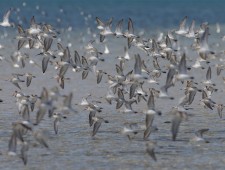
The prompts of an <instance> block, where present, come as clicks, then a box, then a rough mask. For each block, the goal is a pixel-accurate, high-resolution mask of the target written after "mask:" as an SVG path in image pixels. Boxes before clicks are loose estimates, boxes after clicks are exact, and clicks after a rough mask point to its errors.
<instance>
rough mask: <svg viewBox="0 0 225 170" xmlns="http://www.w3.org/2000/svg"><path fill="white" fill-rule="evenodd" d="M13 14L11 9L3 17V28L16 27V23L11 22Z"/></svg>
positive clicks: (0, 23) (1, 23)
mask: <svg viewBox="0 0 225 170" xmlns="http://www.w3.org/2000/svg"><path fill="white" fill-rule="evenodd" d="M11 12H12V9H11V8H10V9H9V10H8V11H7V12H6V13H5V14H4V16H3V21H2V22H0V25H1V26H3V27H13V26H14V23H10V22H9V16H10V14H11Z"/></svg>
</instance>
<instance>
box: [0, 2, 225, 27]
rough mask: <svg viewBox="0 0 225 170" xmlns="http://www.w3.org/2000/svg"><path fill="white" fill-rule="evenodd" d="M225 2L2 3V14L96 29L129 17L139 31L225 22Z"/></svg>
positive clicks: (26, 20) (20, 19)
mask: <svg viewBox="0 0 225 170" xmlns="http://www.w3.org/2000/svg"><path fill="white" fill-rule="evenodd" d="M224 5H225V1H220V0H213V1H212V0H198V1H196V0H107V1H106V0H82V1H81V0H22V1H21V0H18V1H15V0H1V1H0V6H1V11H0V14H1V16H3V14H4V13H5V12H6V11H7V10H8V9H9V8H13V9H15V12H14V13H13V14H12V16H11V20H12V21H14V22H15V23H18V22H19V23H20V24H23V25H26V24H28V23H29V20H30V18H31V17H32V16H33V15H34V16H35V17H36V20H37V22H47V23H50V24H52V25H54V26H56V27H58V28H68V27H72V28H73V29H75V30H76V29H82V28H84V27H86V26H87V25H88V26H90V27H91V28H92V27H94V26H95V24H94V23H95V17H97V16H98V17H99V18H101V19H102V20H108V19H109V18H110V17H113V18H114V21H115V22H117V21H118V20H120V19H122V18H123V19H125V20H127V19H128V18H129V17H130V18H132V20H133V21H134V24H135V27H136V28H142V29H144V30H146V31H149V30H152V29H156V28H165V29H168V28H171V27H174V26H178V25H179V22H180V20H181V19H182V18H183V17H184V16H186V15H187V16H188V21H187V23H188V24H189V23H191V21H192V20H193V19H195V20H196V24H200V23H202V22H205V21H207V22H209V24H210V25H213V24H216V23H220V24H223V23H225V17H224Z"/></svg>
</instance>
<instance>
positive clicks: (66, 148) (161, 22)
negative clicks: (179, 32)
mask: <svg viewBox="0 0 225 170" xmlns="http://www.w3.org/2000/svg"><path fill="white" fill-rule="evenodd" d="M10 8H11V9H12V12H11V15H10V22H13V23H15V24H16V25H18V24H20V25H21V26H22V27H23V28H24V29H27V28H29V26H30V19H31V18H32V17H33V16H34V17H35V21H36V23H42V24H43V23H47V24H50V25H52V26H53V27H54V28H55V29H56V30H57V31H59V35H57V38H56V39H54V42H53V44H52V47H51V48H52V49H53V51H54V50H55V51H56V50H57V42H60V43H61V44H62V45H63V46H64V47H66V46H68V47H69V49H70V52H71V56H74V51H75V50H76V51H78V52H79V54H80V56H85V48H84V47H85V46H86V45H87V44H88V42H90V41H92V40H95V42H94V43H93V45H94V46H95V47H96V48H97V49H98V50H99V51H100V52H103V51H104V49H105V45H107V46H108V48H109V54H103V56H102V57H103V58H104V59H105V61H104V62H101V61H99V63H98V68H99V69H101V70H103V71H105V72H107V73H108V74H110V75H115V74H116V69H115V68H116V66H115V64H117V65H119V61H118V59H117V58H118V56H122V55H124V47H125V46H127V40H126V39H119V38H118V39H117V38H113V37H109V38H106V41H105V42H104V43H99V30H98V29H97V23H96V17H98V18H100V19H101V20H102V21H104V22H106V21H108V20H109V19H110V18H112V19H113V24H112V28H113V29H114V28H115V25H116V23H117V22H118V21H119V20H121V19H124V23H123V30H127V21H128V20H129V18H130V19H132V21H133V24H134V32H135V33H136V34H139V35H140V36H141V37H144V39H149V38H157V37H158V35H160V33H163V35H166V33H167V31H169V30H176V29H178V27H179V24H180V21H181V20H182V19H183V18H184V17H185V16H187V23H186V24H187V25H188V26H189V25H190V24H191V22H192V21H193V20H195V21H196V28H199V26H200V25H201V23H206V22H207V23H208V25H209V27H210V36H209V43H210V47H211V48H212V49H213V50H215V51H216V52H218V53H220V55H221V56H222V57H221V58H222V60H219V59H218V60H216V59H215V60H212V62H211V63H204V64H203V66H204V69H200V68H199V69H191V70H190V72H189V73H190V74H191V75H194V76H195V80H196V81H198V82H199V83H200V82H202V81H204V80H205V79H206V71H207V69H208V67H209V66H211V67H212V81H213V82H216V87H215V88H216V89H217V91H216V92H214V93H213V94H212V99H213V100H214V101H215V102H217V103H220V104H224V101H225V97H224V89H225V85H224V81H223V79H222V78H223V77H225V74H224V72H223V71H222V73H221V75H220V76H216V66H217V65H218V64H223V62H224V47H225V46H224V41H222V39H221V38H222V37H223V36H224V33H225V27H224V24H225V16H224V11H225V1H223V0H24V1H21V0H0V20H1V16H3V15H4V13H5V12H6V11H7V10H9V9H10ZM218 24H219V25H220V27H221V31H220V33H216V25H218ZM17 34H18V32H17V29H16V27H14V28H2V27H0V44H2V45H3V46H4V48H3V49H0V56H1V60H0V89H1V91H0V99H2V100H3V102H2V103H0V169H1V170H12V169H18V170H19V169H32V170H50V169H54V170H62V169H64V170H76V169H78V170H89V169H91V170H92V169H93V170H108V169H109V170H114V169H117V170H130V169H134V170H142V169H155V170H159V169H162V170H170V169H179V170H181V169H191V170H195V169H196V170H197V169H200V170H203V169H204V170H206V169H221V170H223V169H225V157H224V155H225V128H224V124H225V119H224V117H222V118H219V116H218V114H217V111H216V109H213V110H210V109H206V108H204V107H203V106H201V105H200V100H201V97H202V96H201V95H202V94H201V93H199V92H197V94H196V98H195V101H194V103H193V105H192V107H193V110H190V111H189V112H190V113H189V114H190V116H189V117H188V120H187V121H183V122H182V123H181V126H180V129H179V133H178V136H177V140H176V141H172V138H171V119H172V117H173V115H171V114H170V113H169V112H170V110H171V109H172V108H173V106H176V105H177V104H178V102H179V100H180V98H181V97H182V96H183V95H184V86H185V84H183V82H178V83H176V85H175V86H174V87H171V88H170V89H169V92H168V93H169V94H170V95H171V96H173V97H174V98H175V100H173V101H167V100H164V99H159V98H156V99H155V105H156V108H157V109H158V110H161V111H162V115H161V116H158V115H157V116H155V119H154V125H155V126H157V129H158V130H157V131H156V132H152V134H151V135H150V137H149V141H153V142H155V143H156V145H155V149H154V151H155V155H156V157H157V161H154V160H153V159H152V158H151V157H150V156H149V155H148V153H147V152H146V143H147V142H149V141H144V140H143V134H142V133H138V134H137V135H135V136H134V138H133V139H132V140H129V139H128V137H127V136H126V135H124V134H122V130H123V128H124V127H125V126H126V125H127V124H129V123H130V124H131V123H137V124H139V125H142V124H144V123H145V115H144V114H143V113H142V112H143V110H145V109H146V108H147V105H146V102H145V101H144V100H142V101H141V102H140V104H139V105H135V104H134V105H133V109H134V110H136V111H137V112H138V113H137V114H129V113H121V112H120V111H119V110H118V109H116V108H115V107H116V106H115V103H112V105H109V104H108V103H107V102H106V100H105V99H104V97H105V96H106V94H107V92H108V88H109V84H108V77H107V76H106V75H103V79H102V82H101V83H99V84H97V83H96V76H95V74H94V73H92V72H90V73H89V75H88V77H87V78H86V79H85V80H83V79H82V75H81V73H80V72H77V73H74V72H72V71H71V70H69V71H68V72H67V73H66V78H68V79H66V80H65V88H64V89H61V88H60V87H59V85H58V84H57V81H56V80H55V78H54V76H55V75H56V74H57V72H56V70H55V69H54V65H49V66H48V69H47V71H46V73H44V74H43V73H42V71H41V69H40V66H41V62H42V56H40V55H38V54H39V53H40V50H37V49H25V48H22V49H21V50H20V51H21V52H22V53H27V54H28V55H29V56H30V58H32V59H33V61H35V62H37V65H36V66H34V65H30V64H29V62H28V61H26V67H25V68H14V67H12V63H10V62H8V61H9V60H10V56H12V55H13V53H14V52H15V51H17V39H16V35H17ZM145 36H146V37H145ZM178 41H179V42H181V43H182V42H184V44H186V45H187V47H188V49H189V50H187V49H183V51H186V55H187V60H188V62H187V66H188V67H189V66H191V65H192V64H194V62H195V60H196V58H197V57H198V54H197V53H195V52H193V51H192V52H191V50H190V46H191V43H192V41H188V40H187V41H186V40H184V38H183V37H180V38H178ZM181 48H182V47H181ZM128 52H129V54H130V56H131V60H130V61H129V62H127V63H126V66H125V69H124V71H125V72H126V73H127V72H128V71H131V69H133V67H134V55H135V54H137V53H138V54H140V55H141V57H142V58H143V59H145V60H146V63H147V66H148V67H152V59H151V58H150V57H149V56H147V55H146V53H145V52H144V51H141V50H140V49H137V48H135V47H131V49H129V51H128ZM159 64H160V66H162V69H167V68H168V67H167V66H165V67H164V66H163V65H164V64H168V63H163V60H162V59H159ZM38 65H39V66H38ZM166 71H167V70H166ZM13 73H20V74H24V73H32V74H33V75H35V78H33V80H32V83H31V85H30V87H26V86H25V84H24V83H20V85H21V88H22V90H21V92H23V93H25V94H27V95H31V94H36V95H38V96H40V94H41V92H42V90H43V87H45V88H46V89H48V90H49V89H51V88H52V87H54V86H57V87H58V88H59V89H60V94H62V96H65V95H68V94H70V93H71V92H72V93H73V98H72V107H74V108H76V109H77V110H78V111H79V113H78V114H69V115H68V116H67V119H63V120H62V121H61V122H60V125H59V132H58V134H57V135H56V134H55V133H54V129H53V119H50V118H48V117H47V115H46V116H45V117H44V120H42V122H41V123H40V125H38V126H34V131H35V130H39V129H45V130H48V132H49V139H48V145H49V148H48V149H46V148H44V147H43V146H42V145H40V144H39V143H38V142H37V141H36V140H35V139H34V138H33V136H32V133H30V132H29V133H28V135H26V136H25V140H27V141H29V145H30V146H29V151H28V152H27V154H28V162H27V165H24V164H23V161H22V159H21V158H20V148H21V144H20V143H18V146H17V155H16V156H9V155H8V154H7V151H8V143H9V139H10V136H11V135H12V122H16V121H18V120H21V116H20V115H19V114H18V107H17V105H16V99H15V97H14V96H13V93H14V92H15V91H16V90H17V91H19V89H18V88H16V86H14V85H13V84H12V83H11V82H9V78H10V76H12V74H13ZM165 81H166V74H162V75H161V78H160V80H159V84H153V85H152V84H148V83H145V84H144V86H143V87H144V89H145V90H146V92H147V94H149V88H156V89H160V87H161V85H164V84H165ZM200 84H201V83H200ZM200 84H198V85H196V86H198V87H199V88H201V85H200ZM89 94H91V97H90V98H89V100H90V101H93V103H96V104H98V105H100V107H102V108H103V109H102V112H101V113H97V114H98V116H100V117H103V118H104V119H106V120H108V121H109V123H102V125H101V127H100V129H99V132H98V133H97V134H96V136H95V137H92V136H91V134H92V127H90V126H89V122H88V115H89V111H88V110H85V109H84V108H83V107H81V106H78V104H79V103H80V102H81V100H82V98H83V97H87V96H88V95H89ZM126 95H127V94H126ZM61 99H62V100H63V97H61ZM37 110H38V107H35V110H34V112H32V113H31V117H32V119H33V120H34V119H35V118H36V117H35V116H36V114H35V113H36V112H37ZM204 128H205V129H209V130H208V132H206V133H205V134H204V137H205V139H206V141H207V142H190V141H191V139H192V138H193V137H194V136H195V132H196V131H198V130H200V129H204Z"/></svg>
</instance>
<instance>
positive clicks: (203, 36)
mask: <svg viewBox="0 0 225 170" xmlns="http://www.w3.org/2000/svg"><path fill="white" fill-rule="evenodd" d="M11 12H12V10H11V9H10V10H9V11H7V13H6V14H5V15H4V17H3V21H2V22H1V23H0V25H1V26H2V27H11V26H12V27H17V29H18V35H17V36H16V39H17V40H18V46H17V51H16V52H15V53H14V54H13V55H11V56H10V57H1V61H2V62H6V63H8V64H9V65H11V66H12V67H14V68H18V69H20V68H25V67H26V64H25V63H27V61H29V64H31V65H33V66H35V67H39V68H40V69H41V70H42V72H43V73H45V72H48V70H49V67H48V66H49V65H52V66H54V68H55V70H56V72H57V74H56V76H54V78H55V79H56V80H57V83H58V85H57V86H55V87H53V88H51V89H47V88H45V87H43V90H42V92H41V94H40V95H39V94H31V95H26V94H25V93H24V92H23V90H22V89H23V88H21V86H25V85H26V86H27V87H29V86H30V85H31V84H32V80H33V79H35V78H36V75H35V72H34V73H24V74H18V73H14V74H12V76H11V78H10V79H8V82H10V83H12V84H13V85H15V88H17V90H16V91H15V92H14V94H13V96H15V100H16V102H15V103H16V105H17V106H18V113H19V115H20V120H18V121H16V122H13V123H12V134H11V137H10V139H9V145H8V154H9V155H18V154H17V148H18V147H17V146H18V142H19V143H21V150H20V154H19V157H20V158H21V159H22V160H23V163H24V164H25V165H26V164H27V159H28V157H27V152H28V150H29V146H30V141H27V140H26V138H27V136H28V135H31V136H33V137H34V139H35V140H36V141H37V142H39V143H40V144H41V145H42V146H44V147H46V148H49V145H48V142H47V139H48V137H47V136H48V135H47V132H46V130H35V128H36V127H37V126H38V125H39V124H40V123H41V122H42V120H43V119H46V117H47V116H48V117H49V118H50V119H51V118H52V119H54V127H53V129H54V132H55V134H56V135H57V134H58V132H59V122H60V121H61V120H62V119H64V118H66V117H67V116H68V115H69V114H79V113H78V110H76V109H75V108H74V107H75V106H77V107H82V108H84V109H85V110H88V111H90V113H89V125H90V127H92V126H93V131H92V134H91V136H95V135H96V134H97V132H98V130H99V128H100V126H101V124H102V123H109V120H107V118H105V117H101V116H100V112H102V110H103V109H104V108H103V107H101V106H99V105H100V104H101V103H103V102H107V103H108V104H110V105H113V104H115V110H116V111H118V112H122V113H126V114H139V113H143V114H140V115H144V116H145V122H143V124H138V123H127V124H125V125H124V127H123V129H122V130H121V133H122V134H124V135H125V136H127V137H128V139H129V140H132V139H134V138H135V136H136V135H137V134H141V133H143V140H145V141H146V152H147V153H148V154H149V155H150V156H151V158H152V159H153V160H154V161H157V157H156V154H155V152H154V150H155V146H156V142H153V141H151V140H149V138H150V135H151V133H152V132H154V131H156V130H157V127H156V126H155V125H154V123H153V122H154V119H155V116H157V115H158V116H163V115H164V113H163V112H162V111H160V110H159V109H157V108H156V106H155V100H159V99H163V100H162V102H169V101H170V100H174V99H175V98H174V96H172V95H170V94H169V89H170V88H171V87H174V86H175V85H177V84H178V86H179V87H180V88H181V89H182V90H183V92H184V95H183V96H182V97H181V98H180V99H179V102H178V104H177V105H176V106H174V107H173V108H172V110H171V111H170V114H171V115H173V116H172V120H171V121H169V123H171V136H172V137H171V138H172V140H173V141H176V138H177V135H178V132H179V127H180V124H181V123H182V121H185V120H187V119H188V117H189V115H190V111H191V110H194V108H192V107H191V106H192V104H193V102H194V101H195V96H196V94H197V93H201V94H202V99H201V101H200V103H201V104H202V107H203V108H205V109H209V110H214V109H217V112H218V115H219V117H220V118H222V110H223V107H224V106H223V104H222V103H218V102H215V101H214V100H213V99H212V95H213V93H216V92H217V91H218V89H217V88H216V84H215V83H214V82H212V81H211V76H212V73H211V72H212V71H211V67H212V66H215V67H216V69H217V76H220V73H221V71H222V70H223V69H224V68H225V67H224V65H222V64H220V65H212V64H211V65H210V63H211V61H212V60H219V61H224V59H223V57H224V52H223V51H222V52H221V51H220V52H217V51H213V49H212V48H211V47H210V45H209V44H208V37H209V36H210V32H209V25H208V23H206V22H205V23H202V24H201V25H200V27H199V28H197V27H196V26H195V21H193V22H192V23H191V25H190V27H189V28H188V27H187V26H186V20H187V16H186V17H184V18H183V20H182V21H181V22H180V25H179V28H178V29H175V30H171V31H168V32H167V34H166V35H161V37H159V38H158V39H153V38H150V39H147V38H146V37H142V36H141V35H137V34H135V31H134V27H133V21H132V19H131V18H129V19H128V28H127V30H126V31H124V30H123V23H124V20H123V19H121V20H120V21H118V23H117V24H116V26H115V31H113V30H112V24H113V18H110V19H109V20H108V21H106V22H104V21H102V20H101V19H100V18H98V17H96V22H97V29H99V35H100V39H99V41H100V43H105V39H107V38H108V41H109V40H110V38H111V39H112V38H118V39H126V40H127V44H125V45H124V46H125V47H124V54H123V55H121V56H118V57H116V61H118V63H117V64H115V70H116V74H113V73H111V72H108V70H102V69H101V68H100V67H99V65H98V63H99V62H105V60H107V59H108V58H106V57H104V55H107V54H108V53H109V51H110V48H108V46H107V45H106V44H105V50H104V52H101V51H100V50H98V49H97V47H96V46H95V44H97V42H96V41H95V40H90V41H89V43H88V44H87V45H86V46H85V47H84V49H85V53H84V55H82V56H81V55H80V54H79V53H78V51H77V50H75V51H74V54H73V55H71V52H70V50H71V49H70V48H69V47H68V46H67V47H64V46H63V45H62V44H61V43H59V42H57V49H53V48H52V44H53V43H55V42H56V38H57V37H58V36H59V35H60V32H58V31H57V30H56V29H55V28H54V27H53V26H52V25H50V24H46V23H45V24H43V23H37V22H36V21H35V17H34V16H33V17H32V18H31V20H30V27H29V28H26V29H25V28H23V25H20V24H14V23H10V22H9V17H10V13H11ZM218 31H220V30H219V25H218ZM177 37H182V38H184V39H188V40H190V41H192V45H191V47H189V49H188V50H191V51H193V52H195V53H196V54H197V57H196V58H192V61H194V63H193V64H192V65H190V64H189V61H190V58H189V57H188V56H187V55H186V51H187V49H185V48H184V47H183V46H182V42H181V41H180V40H179V38H177ZM131 48H132V49H135V54H131V53H130V49H131ZM21 49H27V51H29V50H33V49H38V50H40V53H39V54H37V56H40V58H41V59H42V61H41V64H39V63H38V62H36V61H34V60H33V57H32V56H29V55H28V53H23V52H21ZM139 50H141V51H143V52H144V53H145V54H146V55H145V56H141V55H140V52H139ZM133 61H134V64H132V63H133ZM159 61H160V62H159ZM162 63H165V64H164V65H162ZM221 63H222V62H221ZM51 68H53V67H51ZM192 69H202V70H204V69H205V70H206V71H205V73H206V79H205V81H201V82H200V81H199V80H197V79H195V76H194V75H191V74H190V70H192ZM71 70H72V71H73V72H74V73H75V74H79V73H80V72H81V76H82V80H84V79H86V78H87V77H88V74H89V73H93V75H94V76H96V83H97V84H99V83H103V82H102V78H103V76H105V77H107V78H108V90H107V94H102V97H103V98H104V99H105V100H104V101H99V102H96V101H98V99H96V100H95V101H89V99H88V98H89V96H91V94H90V95H88V96H84V97H83V98H82V100H81V102H80V103H78V104H76V105H75V104H74V103H73V102H72V99H73V93H72V92H71V93H69V94H68V95H62V94H61V92H60V88H61V89H64V88H66V86H65V83H66V80H68V79H69V78H67V77H65V75H66V74H67V72H68V71H71ZM163 74H164V75H166V80H165V83H164V84H162V83H161V80H162V81H164V80H163V79H162V77H163V76H162V75H163ZM43 76H45V74H43ZM160 78H161V79H160ZM71 83H73V82H71ZM74 83H76V82H74ZM84 83H85V82H84ZM146 84H147V85H146ZM34 86H35V84H34ZM144 87H148V89H146V88H144ZM153 87H154V88H153ZM1 102H4V99H2V100H1ZM139 103H145V105H146V107H145V109H143V110H134V109H133V107H132V106H133V105H138V104H139ZM161 107H162V106H161ZM31 112H36V117H35V118H34V119H33V118H32V117H31V116H30V115H31V114H30V113H31ZM46 114H47V115H46ZM140 117H141V116H140ZM208 130H209V129H200V130H198V131H197V132H196V137H195V138H194V139H193V140H195V141H204V142H207V141H206V140H205V139H204V138H203V133H205V132H207V131H208Z"/></svg>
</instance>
